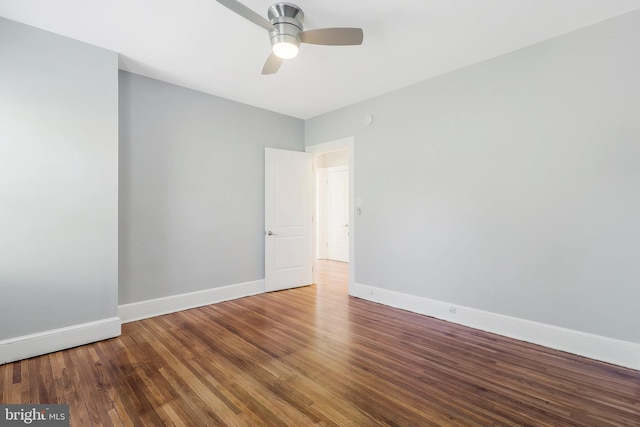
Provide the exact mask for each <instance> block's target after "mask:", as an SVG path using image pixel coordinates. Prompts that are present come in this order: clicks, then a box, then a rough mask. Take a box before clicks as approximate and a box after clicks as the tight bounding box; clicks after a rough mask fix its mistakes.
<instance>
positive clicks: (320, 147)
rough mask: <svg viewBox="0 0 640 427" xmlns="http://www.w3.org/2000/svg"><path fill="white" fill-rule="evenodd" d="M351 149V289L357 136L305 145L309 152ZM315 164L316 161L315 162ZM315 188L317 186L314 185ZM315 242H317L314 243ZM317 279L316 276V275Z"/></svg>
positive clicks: (352, 277)
mask: <svg viewBox="0 0 640 427" xmlns="http://www.w3.org/2000/svg"><path fill="white" fill-rule="evenodd" d="M345 148H347V149H348V150H349V215H350V217H349V289H350V290H351V287H352V286H353V285H354V284H355V277H356V222H357V218H356V207H355V200H356V191H355V182H356V180H355V174H356V170H355V158H356V142H355V137H353V136H349V137H347V138H342V139H336V140H334V141H329V142H323V143H321V144H314V145H309V146H307V147H305V151H306V152H307V153H314V154H318V153H329V152H331V151H337V150H343V149H345ZM314 164H315V162H314ZM314 190H315V186H314ZM314 244H315V243H314ZM314 280H315V277H314Z"/></svg>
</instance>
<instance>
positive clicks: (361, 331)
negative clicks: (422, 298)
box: [0, 261, 640, 427]
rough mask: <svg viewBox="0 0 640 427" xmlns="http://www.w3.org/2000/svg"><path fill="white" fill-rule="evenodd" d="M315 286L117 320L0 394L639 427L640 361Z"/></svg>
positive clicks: (226, 419)
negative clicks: (619, 361)
mask: <svg viewBox="0 0 640 427" xmlns="http://www.w3.org/2000/svg"><path fill="white" fill-rule="evenodd" d="M316 267H317V268H316V281H317V284H316V285H313V286H308V287H304V288H297V289H292V290H287V291H280V292H273V293H269V294H262V295H256V296H252V297H247V298H242V299H238V300H233V301H227V302H224V303H220V304H215V305H211V306H206V307H201V308H198V309H192V310H186V311H183V312H179V313H174V314H170V315H165V316H160V317H156V318H153V319H146V320H142V321H138V322H132V323H128V324H125V325H123V328H122V336H120V337H118V338H114V339H111V340H107V341H102V342H99V343H95V344H91V345H87V346H82V347H77V348H73V349H70V350H65V351H62V352H56V353H52V354H48V355H44V356H41V357H36V358H32V359H29V360H24V361H20V362H15V363H10V364H6V365H2V366H0V402H2V403H68V404H70V415H71V425H72V426H79V427H87V426H136V427H137V426H162V425H166V426H207V427H208V426H216V425H229V426H281V425H291V426H307V425H316V426H403V427H404V426H448V425H452V426H492V425H500V426H535V427H538V426H553V427H560V426H588V427H597V426H636V427H638V426H640V372H638V371H633V370H630V369H625V368H621V367H618V366H613V365H609V364H606V363H601V362H597V361H593V360H589V359H586V358H582V357H578V356H574V355H571V354H567V353H563V352H560V351H555V350H552V349H548V348H544V347H540V346H536V345H533V344H530V343H526V342H521V341H516V340H513V339H510V338H506V337H502V336H498V335H493V334H489V333H485V332H482V331H478V330H475V329H472V328H467V327H463V326H459V325H455V324H451V323H448V322H444V321H440V320H437V319H433V318H429V317H425V316H420V315H417V314H414V313H409V312H405V311H402V310H397V309H394V308H391V307H387V306H383V305H379V304H374V303H371V302H368V301H364V300H360V299H357V298H353V297H349V296H348V294H347V274H348V272H347V265H346V264H343V263H338V262H331V261H324V262H319V263H318V264H317V266H316Z"/></svg>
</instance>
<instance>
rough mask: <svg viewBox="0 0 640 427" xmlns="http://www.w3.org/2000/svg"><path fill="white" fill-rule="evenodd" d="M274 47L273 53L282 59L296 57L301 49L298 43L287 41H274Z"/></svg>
mask: <svg viewBox="0 0 640 427" xmlns="http://www.w3.org/2000/svg"><path fill="white" fill-rule="evenodd" d="M272 49H273V53H274V54H275V55H276V56H277V57H279V58H282V59H291V58H295V57H296V56H297V55H298V51H299V50H300V49H299V48H298V45H297V44H294V43H291V42H285V41H283V42H278V43H274V44H273V46H272Z"/></svg>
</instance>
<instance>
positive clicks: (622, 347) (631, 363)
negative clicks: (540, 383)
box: [349, 283, 640, 370]
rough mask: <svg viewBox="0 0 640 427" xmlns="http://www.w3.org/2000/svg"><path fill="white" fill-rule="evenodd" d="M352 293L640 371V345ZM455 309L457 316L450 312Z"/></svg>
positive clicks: (367, 290)
mask: <svg viewBox="0 0 640 427" xmlns="http://www.w3.org/2000/svg"><path fill="white" fill-rule="evenodd" d="M349 294H350V295H352V296H354V297H358V298H362V299H365V300H368V301H373V302H377V303H380V304H384V305H388V306H391V307H396V308H400V309H403V310H407V311H412V312H414V313H419V314H424V315H427V316H432V317H435V318H438V319H442V320H446V321H449V322H452V323H457V324H460V325H465V326H470V327H472V328H475V329H480V330H483V331H487V332H492V333H495V334H498V335H503V336H506V337H510V338H515V339H518V340H521V341H527V342H531V343H534V344H539V345H543V346H545V347H550V348H554V349H556V350H562V351H566V352H569V353H573V354H577V355H579V356H584V357H588V358H590V359H595V360H600V361H603V362H607V363H613V364H615V365H619V366H624V367H627V368H631V369H636V370H640V344H636V343H633V342H629V341H622V340H618V339H614V338H608V337H603V336H600V335H594V334H589V333H585V332H580V331H576V330H573V329H566V328H561V327H558V326H553V325H548V324H545V323H538V322H533V321H530V320H525V319H520V318H517V317H511V316H505V315H503V314H497V313H492V312H488V311H483V310H478V309H475V308H470V307H463V306H460V305H457V304H450V303H446V302H442V301H436V300H431V299H428V298H423V297H418V296H414V295H409V294H403V293H400V292H395V291H390V290H387V289H382V288H376V287H373V286H367V285H362V284H359V283H355V284H354V285H353V286H352V287H350V291H349ZM451 309H455V313H454V312H451V311H450V310H451Z"/></svg>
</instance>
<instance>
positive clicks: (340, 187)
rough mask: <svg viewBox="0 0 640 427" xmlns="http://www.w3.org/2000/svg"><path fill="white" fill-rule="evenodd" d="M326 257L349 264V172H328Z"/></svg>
mask: <svg viewBox="0 0 640 427" xmlns="http://www.w3.org/2000/svg"><path fill="white" fill-rule="evenodd" d="M328 181H329V197H328V199H329V233H328V236H327V237H328V238H327V240H328V242H327V243H328V244H327V248H328V251H327V257H328V258H329V259H332V260H335V261H342V262H349V171H348V170H345V169H343V170H331V169H330V170H329V173H328Z"/></svg>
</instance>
